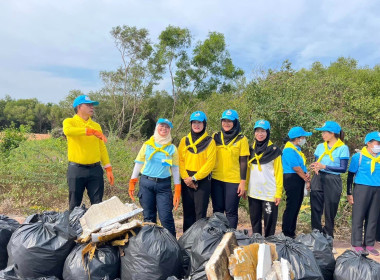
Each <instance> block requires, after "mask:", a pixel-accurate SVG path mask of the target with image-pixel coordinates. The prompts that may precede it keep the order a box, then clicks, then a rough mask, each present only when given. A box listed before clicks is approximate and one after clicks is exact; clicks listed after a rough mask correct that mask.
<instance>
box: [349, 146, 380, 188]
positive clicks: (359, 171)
mask: <svg viewBox="0 0 380 280" xmlns="http://www.w3.org/2000/svg"><path fill="white" fill-rule="evenodd" d="M378 157H380V155H379V154H377V157H376V158H378ZM359 160H360V153H356V154H354V155H353V156H352V159H351V163H350V167H349V168H348V171H349V172H352V173H356V175H355V179H354V182H355V184H361V185H366V186H372V187H380V163H375V170H374V171H373V173H372V175H371V159H370V158H369V157H366V156H364V155H362V161H361V163H360V165H359Z"/></svg>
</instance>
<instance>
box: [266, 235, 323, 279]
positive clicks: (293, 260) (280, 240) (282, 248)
mask: <svg viewBox="0 0 380 280" xmlns="http://www.w3.org/2000/svg"><path fill="white" fill-rule="evenodd" d="M266 241H267V242H269V243H274V244H276V251H277V254H278V259H281V258H284V259H286V260H288V262H289V263H290V264H291V266H292V269H293V271H294V274H295V279H304V280H323V276H322V272H321V270H320V269H319V266H318V264H317V261H316V260H315V257H314V255H313V252H312V251H311V250H310V249H309V248H308V247H307V246H306V245H304V244H302V243H300V242H298V241H295V240H294V239H292V238H290V237H286V236H285V235H284V234H283V233H281V234H279V235H272V236H269V237H267V238H266Z"/></svg>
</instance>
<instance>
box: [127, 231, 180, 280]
mask: <svg viewBox="0 0 380 280" xmlns="http://www.w3.org/2000/svg"><path fill="white" fill-rule="evenodd" d="M122 251H123V253H121V254H122V255H123V254H124V256H121V279H122V280H141V279H150V280H161V279H162V280H166V278H168V277H169V276H176V277H181V276H182V254H181V248H180V247H179V245H178V242H177V240H176V239H175V237H174V236H173V235H172V234H171V233H170V232H169V231H168V230H167V229H165V228H162V227H159V226H157V225H146V226H144V227H143V228H141V230H140V232H139V233H138V234H137V235H136V236H133V237H131V238H130V239H129V241H128V243H127V244H126V245H125V246H124V247H122Z"/></svg>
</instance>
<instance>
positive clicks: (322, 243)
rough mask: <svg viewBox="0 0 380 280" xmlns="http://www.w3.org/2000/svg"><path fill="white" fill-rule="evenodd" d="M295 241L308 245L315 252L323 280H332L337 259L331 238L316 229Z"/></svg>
mask: <svg viewBox="0 0 380 280" xmlns="http://www.w3.org/2000/svg"><path fill="white" fill-rule="evenodd" d="M331 239H332V238H331ZM295 240H296V241H298V242H301V243H302V244H304V245H306V246H307V247H308V248H309V249H310V250H311V251H312V252H313V255H314V257H315V260H316V261H317V264H318V266H319V269H320V270H321V272H322V275H323V278H324V279H325V280H332V279H333V275H334V270H335V258H334V254H333V253H332V247H331V244H330V238H329V239H328V238H326V237H325V235H324V234H322V233H321V232H320V231H319V230H317V229H314V230H313V231H312V232H311V233H309V234H300V235H299V236H297V237H296V238H295Z"/></svg>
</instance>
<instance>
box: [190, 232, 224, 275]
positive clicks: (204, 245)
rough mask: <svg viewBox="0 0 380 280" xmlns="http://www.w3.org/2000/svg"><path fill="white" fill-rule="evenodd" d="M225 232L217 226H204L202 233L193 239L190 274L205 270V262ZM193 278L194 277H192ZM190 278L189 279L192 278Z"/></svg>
mask: <svg viewBox="0 0 380 280" xmlns="http://www.w3.org/2000/svg"><path fill="white" fill-rule="evenodd" d="M225 233H226V230H225V229H223V228H222V229H221V228H217V227H209V226H208V225H206V227H205V228H204V229H203V231H202V233H201V234H200V235H199V236H198V238H197V239H195V241H194V245H193V247H192V249H191V251H190V263H191V267H190V276H194V275H195V274H198V273H200V272H203V271H204V270H205V266H206V263H207V262H208V260H209V259H210V257H211V255H212V254H213V253H214V251H215V249H216V247H217V246H218V245H219V243H220V241H221V240H222V238H223V235H224V234H225ZM193 278H194V277H193ZM193 278H191V279H193ZM195 279H199V280H200V279H207V278H206V276H205V277H198V278H195Z"/></svg>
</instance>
